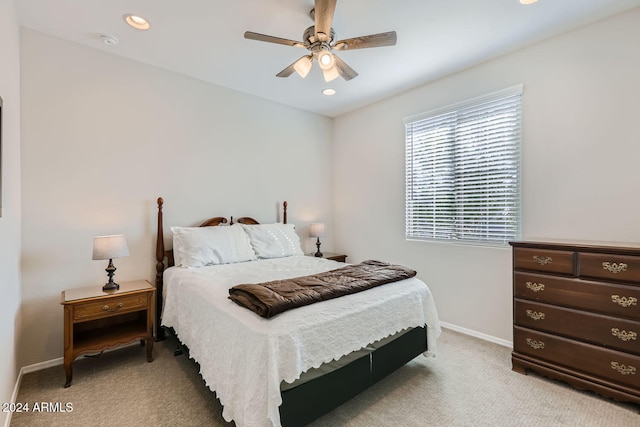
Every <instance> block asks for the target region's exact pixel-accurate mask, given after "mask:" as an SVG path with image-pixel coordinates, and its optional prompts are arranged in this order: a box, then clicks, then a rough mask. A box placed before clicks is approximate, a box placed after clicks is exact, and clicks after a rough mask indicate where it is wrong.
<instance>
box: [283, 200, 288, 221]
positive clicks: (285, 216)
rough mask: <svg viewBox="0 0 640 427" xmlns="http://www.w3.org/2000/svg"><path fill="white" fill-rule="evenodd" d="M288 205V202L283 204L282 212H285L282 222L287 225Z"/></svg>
mask: <svg viewBox="0 0 640 427" xmlns="http://www.w3.org/2000/svg"><path fill="white" fill-rule="evenodd" d="M287 204H288V203H287V201H286V200H285V201H284V203H283V204H282V210H283V215H282V220H283V222H284V223H285V224H286V223H287Z"/></svg>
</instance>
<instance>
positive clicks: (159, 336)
mask: <svg viewBox="0 0 640 427" xmlns="http://www.w3.org/2000/svg"><path fill="white" fill-rule="evenodd" d="M163 203H164V200H163V199H162V197H158V233H157V235H156V239H157V240H156V310H155V312H156V313H155V326H156V341H160V340H164V339H165V336H164V329H163V328H162V326H160V321H161V315H162V298H163V287H164V283H163V281H162V274H163V273H164V256H165V254H164V232H163V228H164V227H163V224H162V205H163Z"/></svg>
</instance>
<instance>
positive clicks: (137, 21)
mask: <svg viewBox="0 0 640 427" xmlns="http://www.w3.org/2000/svg"><path fill="white" fill-rule="evenodd" d="M123 18H124V21H125V22H126V23H127V24H129V25H130V26H132V27H133V28H135V29H137V30H148V29H149V28H151V25H149V21H147V20H146V19H144V18H143V17H141V16H138V15H132V14H130V13H129V14H127V15H124V16H123Z"/></svg>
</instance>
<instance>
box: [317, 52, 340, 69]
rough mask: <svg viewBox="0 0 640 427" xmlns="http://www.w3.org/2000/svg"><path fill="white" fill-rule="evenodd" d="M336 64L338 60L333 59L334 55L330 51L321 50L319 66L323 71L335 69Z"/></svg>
mask: <svg viewBox="0 0 640 427" xmlns="http://www.w3.org/2000/svg"><path fill="white" fill-rule="evenodd" d="M335 64H336V59H335V58H334V57H333V54H332V53H331V52H329V51H328V50H324V49H323V50H321V51H320V53H318V65H320V68H322V70H323V71H327V70H330V69H332V68H334V66H335Z"/></svg>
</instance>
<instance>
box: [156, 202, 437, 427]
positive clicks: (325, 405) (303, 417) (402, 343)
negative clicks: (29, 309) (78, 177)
mask: <svg viewBox="0 0 640 427" xmlns="http://www.w3.org/2000/svg"><path fill="white" fill-rule="evenodd" d="M163 204H164V200H163V199H162V197H159V198H158V234H157V240H156V261H157V262H156V293H155V294H156V310H155V325H156V341H160V340H164V339H165V338H166V335H165V328H164V327H162V326H160V325H161V323H160V320H161V313H162V302H163V301H162V295H163V273H164V270H165V269H166V268H168V267H171V266H173V265H174V259H173V250H172V249H170V250H166V249H165V247H164V232H163V228H164V226H163V219H162V207H163ZM235 222H237V223H241V224H259V222H258V221H256V220H255V219H253V218H251V217H241V218H238V219H237V220H236V221H235ZM283 222H284V223H285V224H286V223H287V202H284V203H283ZM227 223H229V224H230V225H231V224H233V223H234V220H233V217H231V218H230V221H227V219H226V218H224V217H214V218H210V219H208V220H206V221H204V222H203V223H202V224H200V226H201V227H210V226H218V225H220V224H227ZM426 337H427V334H426V329H425V328H424V327H418V328H414V329H412V330H410V331H409V332H407V333H405V334H403V335H401V336H399V337H398V338H396V339H395V340H393V341H391V342H389V343H387V344H385V345H384V346H382V347H380V348H378V349H376V350H374V351H372V352H371V353H369V354H366V355H363V356H362V357H360V358H359V359H356V360H354V361H353V362H351V363H349V364H348V365H345V366H343V367H342V368H340V369H338V370H335V371H333V372H331V373H329V374H326V375H323V376H321V377H319V378H316V379H313V380H311V381H308V382H306V383H304V384H301V385H299V386H297V387H294V388H292V389H289V390H286V391H283V392H281V394H282V405H281V406H280V421H281V423H282V425H283V426H301V425H306V424H309V423H310V422H312V421H313V420H315V419H317V418H319V417H321V416H322V415H324V414H326V413H328V412H330V411H332V410H333V409H335V408H337V407H338V406H340V405H342V404H343V403H345V402H346V401H348V400H349V399H351V398H353V397H354V396H356V395H358V394H359V393H361V392H362V391H364V390H366V389H367V388H368V387H370V386H371V385H373V384H375V383H376V382H378V381H380V380H381V379H383V378H384V377H386V376H387V375H388V374H390V373H392V372H393V371H395V370H397V369H398V368H400V367H402V366H403V365H404V364H406V363H407V362H409V361H410V360H412V359H413V358H415V357H416V356H418V355H420V354H422V353H424V352H425V351H427V339H426Z"/></svg>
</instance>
